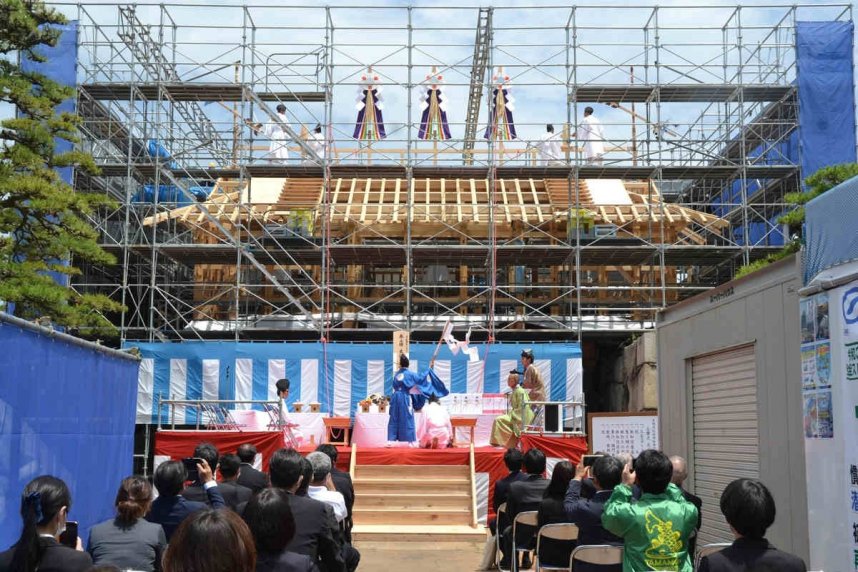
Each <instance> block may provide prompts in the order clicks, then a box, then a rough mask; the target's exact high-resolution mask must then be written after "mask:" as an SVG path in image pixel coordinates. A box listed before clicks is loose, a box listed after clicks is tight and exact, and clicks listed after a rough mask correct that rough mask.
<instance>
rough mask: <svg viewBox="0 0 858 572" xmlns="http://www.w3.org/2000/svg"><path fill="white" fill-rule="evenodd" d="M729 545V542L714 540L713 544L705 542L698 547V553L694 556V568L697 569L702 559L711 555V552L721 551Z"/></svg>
mask: <svg viewBox="0 0 858 572" xmlns="http://www.w3.org/2000/svg"><path fill="white" fill-rule="evenodd" d="M728 546H730V543H729V542H713V543H712V544H704V545H703V546H701V547H700V548H698V549H697V554H696V555H695V557H694V569H695V570H697V567H698V566H700V561H701V560H702V559H703V557H704V556H709V555H710V554H715V553H716V552H721V551H722V550H724V549H725V548H727V547H728Z"/></svg>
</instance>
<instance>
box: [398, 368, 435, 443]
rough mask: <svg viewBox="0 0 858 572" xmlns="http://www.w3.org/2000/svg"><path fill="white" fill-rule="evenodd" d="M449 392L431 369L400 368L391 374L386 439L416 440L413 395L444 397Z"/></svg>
mask: <svg viewBox="0 0 858 572" xmlns="http://www.w3.org/2000/svg"><path fill="white" fill-rule="evenodd" d="M448 393H449V391H448V390H447V387H446V386H445V385H444V382H443V381H441V379H440V378H439V377H438V376H437V375H435V372H433V371H432V370H431V369H429V370H426V371H425V372H423V373H421V374H417V373H414V372H413V371H411V370H410V369H408V368H405V367H403V368H400V370H399V371H397V372H396V373H395V374H394V376H393V395H391V396H390V419H389V420H388V422H387V440H388V441H407V442H409V443H413V442H414V441H417V434H416V431H415V430H414V400H413V399H412V398H413V397H422V398H425V397H428V396H430V395H437V396H438V397H444V396H446V395H447V394H448Z"/></svg>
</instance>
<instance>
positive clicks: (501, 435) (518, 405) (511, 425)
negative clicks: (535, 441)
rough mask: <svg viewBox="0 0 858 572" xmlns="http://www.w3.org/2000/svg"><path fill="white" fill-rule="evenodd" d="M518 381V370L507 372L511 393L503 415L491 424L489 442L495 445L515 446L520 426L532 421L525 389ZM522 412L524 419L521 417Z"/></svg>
mask: <svg viewBox="0 0 858 572" xmlns="http://www.w3.org/2000/svg"><path fill="white" fill-rule="evenodd" d="M518 381H519V375H518V372H517V371H516V370H512V371H511V372H509V377H508V378H507V380H506V383H507V385H508V386H509V388H510V389H512V393H510V394H509V407H508V409H509V410H508V412H507V413H506V414H505V415H501V416H500V417H498V418H497V419H495V422H494V425H492V438H491V441H490V442H491V444H492V445H494V446H496V447H504V448H506V449H512V448H515V446H516V445H517V444H518V438H519V437H520V436H521V430H522V428H523V427H524V426H525V425H527V424H529V423H530V422H531V421H533V411H532V410H531V409H530V407H527V404H528V403H529V402H530V399H529V398H528V397H527V390H526V389H524V388H523V387H522V386H521V385H519V383H518ZM522 412H523V413H524V419H522V417H521V415H522Z"/></svg>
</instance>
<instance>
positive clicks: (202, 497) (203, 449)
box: [181, 442, 223, 508]
mask: <svg viewBox="0 0 858 572" xmlns="http://www.w3.org/2000/svg"><path fill="white" fill-rule="evenodd" d="M194 457H197V458H198V459H205V461H206V462H207V463H208V465H209V467H211V470H212V474H217V465H218V461H219V460H220V453H218V450H217V447H215V446H214V445H212V444H211V443H205V442H203V443H200V444H199V445H197V446H196V448H194ZM181 494H182V496H183V497H185V498H186V499H188V500H189V501H193V502H201V503H205V504H210V503H209V498H208V495H206V491H205V489H204V488H203V484H202V482H199V483H192V484H191V485H189V486H188V487H186V488H185V490H183V491H182V493H181ZM221 496H223V495H222V494H221ZM212 508H214V507H212Z"/></svg>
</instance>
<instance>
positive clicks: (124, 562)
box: [87, 477, 167, 572]
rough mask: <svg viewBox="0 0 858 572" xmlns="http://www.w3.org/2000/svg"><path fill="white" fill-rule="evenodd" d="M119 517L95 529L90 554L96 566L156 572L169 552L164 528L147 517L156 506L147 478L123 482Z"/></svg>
mask: <svg viewBox="0 0 858 572" xmlns="http://www.w3.org/2000/svg"><path fill="white" fill-rule="evenodd" d="M114 506H115V507H116V517H115V518H112V519H110V520H107V521H105V522H102V523H100V524H97V525H95V526H93V527H92V530H90V532H89V542H88V543H87V550H88V551H89V553H90V554H91V555H92V560H93V562H94V563H95V564H114V565H116V566H118V567H119V568H121V569H123V570H140V571H141V572H156V571H159V570H161V556H162V555H163V553H164V550H165V549H166V548H167V537H166V535H165V534H164V528H163V527H162V526H161V525H160V524H157V523H154V522H149V521H147V520H146V519H145V518H143V516H144V515H145V514H146V513H147V512H149V508H150V507H151V506H152V485H150V484H149V481H147V480H146V479H144V478H143V477H128V478H126V479H123V481H122V484H120V485H119V490H118V491H117V492H116V500H115V501H114Z"/></svg>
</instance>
